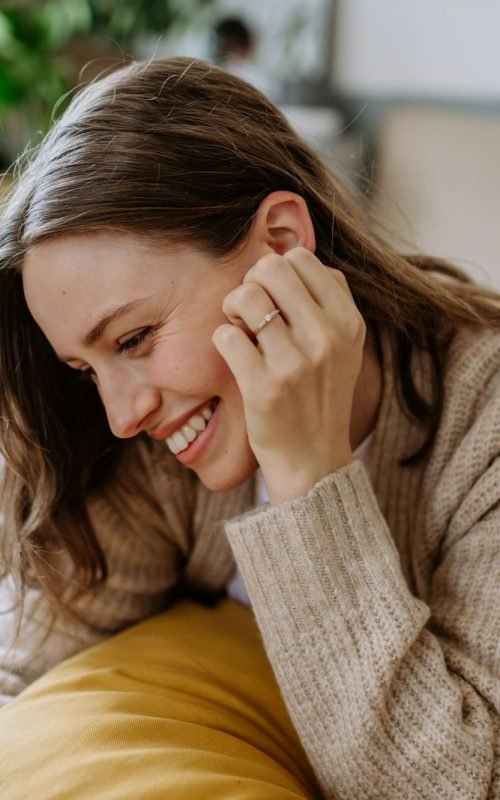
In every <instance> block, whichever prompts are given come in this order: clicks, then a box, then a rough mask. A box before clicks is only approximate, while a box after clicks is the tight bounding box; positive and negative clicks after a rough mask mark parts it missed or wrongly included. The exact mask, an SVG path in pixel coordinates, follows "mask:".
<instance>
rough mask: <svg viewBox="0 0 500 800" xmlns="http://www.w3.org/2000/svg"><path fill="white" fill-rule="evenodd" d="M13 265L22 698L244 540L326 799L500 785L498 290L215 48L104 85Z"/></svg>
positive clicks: (265, 623) (14, 495) (6, 359)
mask: <svg viewBox="0 0 500 800" xmlns="http://www.w3.org/2000/svg"><path fill="white" fill-rule="evenodd" d="M0 264H1V273H0V274H1V286H2V291H1V295H0V296H1V298H2V300H1V302H2V306H3V307H2V313H1V319H2V325H3V329H2V335H1V337H0V353H1V362H2V363H1V367H2V375H3V384H2V389H1V403H2V414H1V419H2V441H3V449H4V453H5V458H6V461H7V468H6V470H5V475H4V484H3V493H2V507H3V509H4V516H5V519H4V533H3V538H2V548H3V560H4V563H5V565H6V567H5V572H6V574H8V575H9V578H10V579H12V578H15V579H16V586H17V596H24V611H23V614H22V617H21V622H20V625H19V630H18V631H17V633H18V636H17V647H16V649H15V650H14V651H13V653H11V654H10V655H9V654H6V655H5V657H4V671H5V676H6V690H5V691H6V694H9V693H10V694H14V693H16V692H17V691H19V690H20V689H21V688H22V686H23V685H24V684H25V683H26V682H27V681H29V680H31V679H32V678H33V677H35V675H36V674H39V673H40V672H41V671H43V670H45V669H48V667H49V666H50V665H51V664H53V663H56V662H57V661H58V660H60V659H62V658H64V657H65V656H67V655H68V654H69V653H72V652H75V651H76V650H78V649H79V648H82V647H84V646H86V645H88V644H90V643H91V642H94V641H97V640H98V639H99V638H102V637H103V636H107V635H110V634H111V633H112V632H113V631H116V630H118V629H120V628H121V627H124V626H125V625H127V624H130V623H131V622H133V621H135V620H137V619H141V618H142V617H144V616H146V615H148V614H151V613H153V612H155V611H157V610H159V609H161V608H164V607H165V606H166V604H167V603H168V602H169V601H171V600H172V598H173V597H174V596H175V595H176V594H177V593H179V592H182V591H188V590H190V591H192V590H196V591H202V592H205V593H207V592H208V593H211V594H217V593H220V592H223V591H225V589H226V588H227V587H228V586H229V587H230V591H235V586H236V584H237V574H236V573H235V562H236V564H237V566H238V568H239V571H240V573H241V575H242V577H243V582H244V585H245V587H246V590H247V591H248V596H249V600H250V603H251V605H252V608H253V610H254V613H255V615H256V619H257V621H258V624H259V626H260V629H261V632H262V635H263V639H264V642H265V645H266V649H267V653H268V656H269V659H270V661H271V663H272V665H273V668H274V671H275V673H276V676H277V678H278V681H279V684H280V687H281V691H282V693H283V696H284V698H285V701H286V703H287V706H288V709H289V712H290V714H291V717H292V720H293V722H294V724H295V726H296V728H297V731H298V733H299V736H300V738H301V741H302V744H303V746H304V748H305V750H306V752H307V754H308V757H309V759H310V761H311V764H312V765H313V768H314V770H315V773H316V776H317V778H318V781H319V784H320V786H321V788H322V791H323V793H324V796H325V797H333V796H335V797H343V798H351V797H352V798H359V797H380V796H383V797H385V798H400V797H402V796H407V797H415V798H416V797H419V798H422V797H425V798H452V797H453V798H458V797H461V798H473V797H474V798H475V797H485V796H489V797H497V796H499V793H500V773H499V769H498V764H499V761H498V757H499V753H498V747H499V745H498V743H499V733H500V723H499V716H498V714H499V711H500V664H499V659H500V649H499V635H498V634H499V610H498V609H499V608H500V602H499V601H500V580H499V578H500V548H499V537H500V530H499V518H500V511H499V510H498V499H499V486H500V483H499V467H498V464H499V461H498V458H497V455H498V452H499V446H500V347H499V343H500V335H499V333H498V332H497V330H496V329H497V328H498V327H499V314H498V298H497V297H496V295H494V294H493V293H490V292H488V291H486V290H484V289H481V288H479V287H476V286H474V285H473V284H471V283H468V282H467V281H466V279H465V278H464V277H463V276H462V275H460V273H458V271H456V270H455V269H453V268H452V267H450V266H448V265H446V264H444V263H440V262H437V261H431V260H425V259H420V258H416V257H415V258H403V257H402V256H400V255H398V254H396V253H394V252H393V251H391V250H390V249H389V248H388V247H387V246H385V245H384V243H383V242H382V241H380V239H378V238H376V237H375V236H374V235H373V234H372V233H371V232H370V231H369V229H368V227H367V225H366V223H365V222H364V221H363V217H362V214H361V212H360V210H359V209H357V207H356V206H355V204H354V203H353V201H352V200H351V199H350V198H349V196H348V194H347V193H346V192H345V190H344V189H343V188H342V187H341V186H340V185H339V184H338V182H337V181H336V180H333V179H332V178H331V176H330V175H329V174H327V172H326V171H325V169H324V167H323V166H322V165H321V164H320V162H319V161H318V159H317V158H316V157H315V156H314V154H313V153H312V152H311V151H310V150H309V149H308V148H307V147H306V145H304V144H303V143H302V142H301V141H300V140H299V138H298V137H297V136H296V134H295V133H294V132H293V131H292V130H291V129H290V128H289V126H288V125H287V123H286V122H285V120H284V119H283V117H282V116H281V114H280V113H279V112H278V111H277V110H276V109H275V108H274V107H273V106H272V104H270V103H269V101H267V100H266V98H264V97H263V96H262V95H261V94H259V93H258V92H257V91H256V90H255V89H252V88H251V87H250V86H248V85H246V84H245V83H244V82H242V81H240V80H239V79H237V78H234V77H230V76H229V75H227V74H225V73H224V72H223V71H221V70H219V69H217V68H214V67H211V66H209V65H207V64H204V63H201V62H190V61H188V60H185V59H173V60H159V61H156V62H155V61H153V62H149V63H148V64H138V65H137V64H135V65H131V66H128V67H126V68H124V69H122V70H120V71H118V72H117V73H115V74H113V75H111V76H109V77H107V78H105V79H104V80H101V81H99V82H97V83H95V84H94V85H92V86H90V87H89V88H87V89H86V90H84V91H83V92H82V93H81V94H80V96H79V97H77V98H76V99H75V100H74V101H73V103H72V104H71V106H70V108H69V109H68V111H67V112H66V113H65V115H64V116H63V117H62V119H61V120H60V121H59V122H58V123H57V125H56V126H55V127H54V129H53V131H52V132H51V134H50V135H49V137H48V138H47V140H46V141H45V142H44V143H43V144H42V146H41V148H40V151H39V153H38V154H37V155H36V157H35V158H34V159H33V160H32V162H31V164H30V166H29V167H28V168H27V170H26V171H25V173H24V175H23V176H22V178H21V180H20V182H19V186H18V188H17V190H16V193H15V195H14V196H13V197H12V198H10V200H9V202H8V205H7V207H6V210H5V216H4V223H3V237H2V247H1V250H0ZM106 418H107V419H106ZM206 423H208V424H206ZM354 453H355V456H354ZM258 467H260V469H259V470H258V472H256V471H257V468H258ZM256 474H257V477H258V478H259V480H257V481H255V475H256ZM254 484H257V489H255V485H254ZM266 489H267V492H268V496H269V498H268V499H269V502H268V503H267V502H266V500H267V495H266ZM256 503H257V507H255V504H256ZM223 520H226V522H223ZM224 534H225V535H224ZM47 603H50V605H51V607H52V609H53V612H54V622H53V625H52V627H51V629H50V630H49V632H48V633H47V635H46V636H45V638H44V640H43V641H40V636H39V634H38V628H37V620H39V619H40V616H39V615H40V614H41V613H44V612H43V611H40V609H44V608H45V607H46V605H47ZM44 604H45V605H44ZM34 650H35V656H33V655H31V660H30V662H29V663H30V668H29V669H28V670H26V669H25V672H24V675H23V678H22V679H21V678H20V670H19V659H20V657H21V653H22V652H26V653H28V652H31V653H33V651H34Z"/></svg>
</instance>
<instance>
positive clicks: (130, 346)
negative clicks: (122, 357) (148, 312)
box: [118, 326, 155, 353]
mask: <svg viewBox="0 0 500 800" xmlns="http://www.w3.org/2000/svg"><path fill="white" fill-rule="evenodd" d="M154 330H155V329H154V328H153V327H152V326H149V327H147V328H143V329H142V330H140V331H138V332H137V333H134V335H133V336H131V337H130V338H129V339H125V340H124V341H123V342H120V343H119V345H118V352H119V353H124V352H130V351H134V350H136V349H137V348H138V347H139V346H140V345H141V344H142V343H143V342H144V341H145V340H146V339H147V338H148V337H149V336H151V335H152V334H153V333H154Z"/></svg>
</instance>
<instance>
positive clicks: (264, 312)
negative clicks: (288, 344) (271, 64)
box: [222, 282, 286, 341]
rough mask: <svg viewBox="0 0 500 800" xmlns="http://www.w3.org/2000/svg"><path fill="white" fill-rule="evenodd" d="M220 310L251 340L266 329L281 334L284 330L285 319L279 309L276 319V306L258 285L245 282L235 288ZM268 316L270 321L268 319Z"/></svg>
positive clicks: (227, 296)
mask: <svg viewBox="0 0 500 800" xmlns="http://www.w3.org/2000/svg"><path fill="white" fill-rule="evenodd" d="M222 310H223V311H224V314H225V315H226V317H227V318H228V319H229V321H230V322H232V323H233V324H234V325H237V326H238V327H240V328H243V329H245V330H246V331H247V332H248V335H249V336H250V338H252V339H256V338H258V337H260V336H261V335H263V333H264V330H266V331H267V328H268V327H269V328H271V327H272V328H274V329H279V330H281V331H282V332H283V330H284V329H285V328H286V319H285V318H284V316H283V314H282V313H281V309H279V311H280V318H279V319H278V317H277V315H275V313H274V312H275V311H276V310H277V306H276V305H275V303H273V300H272V299H271V297H269V295H268V293H267V292H266V290H265V289H264V287H262V286H260V285H259V284H258V283H251V282H247V283H243V284H240V286H237V287H236V288H235V289H233V291H232V292H230V293H229V294H228V295H226V297H225V298H224V302H223V304H222ZM270 315H272V319H268V318H269V317H270ZM266 335H267V333H266ZM259 341H260V338H259Z"/></svg>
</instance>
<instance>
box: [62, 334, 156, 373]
mask: <svg viewBox="0 0 500 800" xmlns="http://www.w3.org/2000/svg"><path fill="white" fill-rule="evenodd" d="M154 330H155V329H154V328H153V327H151V326H149V327H147V328H143V329H142V330H141V331H138V333H136V334H134V336H131V337H130V339H126V340H125V341H124V342H122V343H121V344H120V345H118V348H117V352H118V353H128V352H133V351H134V350H136V349H137V348H138V347H140V345H141V344H142V343H143V342H144V341H145V340H146V339H147V338H148V336H151V334H153V333H154ZM78 380H79V381H81V382H82V383H90V382H92V383H95V372H94V370H93V369H92V367H89V368H88V369H82V370H80V375H79V376H78Z"/></svg>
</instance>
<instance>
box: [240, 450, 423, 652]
mask: <svg viewBox="0 0 500 800" xmlns="http://www.w3.org/2000/svg"><path fill="white" fill-rule="evenodd" d="M225 530H226V535H227V537H228V540H229V542H230V544H231V547H232V549H233V552H234V555H235V558H236V560H237V562H238V565H239V567H240V570H241V572H242V574H243V578H244V581H245V584H246V586H247V590H248V592H249V594H250V598H251V600H252V603H257V604H258V605H259V606H262V604H263V606H264V607H266V606H267V607H268V608H269V610H270V611H272V608H273V607H274V609H276V606H277V605H280V601H283V602H285V604H286V605H288V606H289V605H290V604H292V605H296V604H297V603H299V604H300V605H301V606H302V609H301V610H302V612H304V610H305V609H304V606H303V603H305V604H306V605H308V606H310V608H309V611H310V612H311V613H313V614H314V611H315V610H316V612H317V610H318V604H320V605H321V604H322V603H325V602H326V603H327V604H328V606H329V607H330V608H332V603H333V606H334V607H335V608H336V610H337V612H340V613H342V614H345V615H348V616H349V615H351V614H352V613H353V612H354V613H359V611H360V610H361V611H362V610H363V609H364V608H369V609H371V610H373V608H374V604H375V605H377V606H378V607H379V609H380V604H382V605H384V606H387V611H389V614H390V618H392V620H393V622H394V623H395V625H396V627H398V628H399V627H400V625H401V624H402V626H403V629H405V630H406V631H407V633H408V634H409V636H410V638H411V636H412V635H414V633H415V629H414V630H413V631H412V632H411V633H410V631H409V629H408V622H409V617H410V618H413V622H414V623H415V625H416V627H420V625H421V624H422V617H423V616H426V613H425V612H424V614H423V611H424V608H425V606H423V604H422V603H419V602H418V601H417V600H415V598H414V597H413V596H412V595H411V593H410V592H409V590H408V587H407V585H406V583H405V580H404V577H403V575H402V572H401V567H400V563H399V556H398V554H397V551H396V548H395V546H394V543H393V541H392V538H391V535H390V532H389V530H388V527H387V524H386V522H385V520H384V518H383V516H382V514H381V512H380V509H379V506H378V503H377V500H376V497H375V495H374V492H373V489H372V486H371V483H370V480H369V478H368V475H367V473H366V471H365V469H364V467H363V465H362V464H361V462H359V461H354V462H353V463H352V464H350V465H348V466H347V467H344V468H342V469H340V470H338V471H336V472H334V473H332V474H331V475H328V476H326V477H325V478H323V479H322V480H320V481H319V482H318V483H317V484H315V486H314V487H313V488H312V489H311V490H310V491H309V492H308V494H307V495H305V496H304V497H300V498H297V499H294V500H289V501H287V502H285V503H282V504H280V505H276V506H269V507H260V508H257V509H254V510H252V511H250V512H248V513H247V514H245V515H243V516H241V517H238V518H236V519H233V520H230V521H229V522H226V524H225ZM299 598H300V599H299ZM297 612H298V613H300V611H299V609H298V608H297ZM409 627H410V628H413V627H414V626H413V625H410V626H409Z"/></svg>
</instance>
